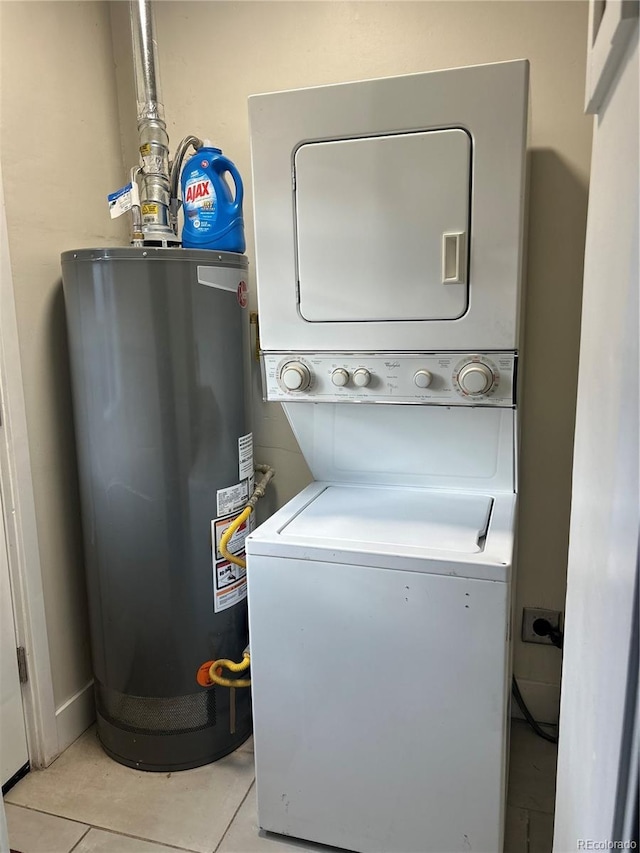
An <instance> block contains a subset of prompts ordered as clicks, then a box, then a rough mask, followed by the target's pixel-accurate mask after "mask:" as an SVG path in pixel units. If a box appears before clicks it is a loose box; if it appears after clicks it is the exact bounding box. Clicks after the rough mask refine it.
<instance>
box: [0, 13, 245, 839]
mask: <svg viewBox="0 0 640 853" xmlns="http://www.w3.org/2000/svg"><path fill="white" fill-rule="evenodd" d="M0 2H1V0H0ZM252 787H253V782H252V783H251V786H250V787H249V791H250V790H251V788H252ZM249 791H247V794H248V793H249ZM247 794H245V795H244V797H243V798H242V802H244V801H245V800H246V798H247ZM7 805H10V806H15V807H16V808H18V809H26V810H27V811H30V812H35V813H36V814H44V815H47V817H57V818H59V819H60V820H68V821H69V823H78V824H80V826H86V827H87V831H86V832H85V833H84V834H83V836H82V838H80V839H79V840H78V841H77V842H76V843H75V844H74V845H73V847H72V848H71V850H75V848H76V847H77V846H78V844H79V843H80V842H81V841H82V839H83V838H85V836H86V835H88V833H89V832H90V831H91V830H92V829H98V830H100V832H108V833H110V834H111V835H121V836H123V837H124V838H134V839H135V840H136V841H146V842H147V844H160V846H162V847H167V848H169V849H170V850H179V851H180V853H203V851H202V850H194V848H193V847H178V845H177V844H167V842H166V841H157V840H156V839H155V838H143V837H142V836H141V835H133V834H132V833H130V832H120V831H119V830H117V829H113V828H111V827H108V826H100V825H99V824H95V823H86V822H85V821H83V820H76V819H75V818H73V817H65V815H61V814H56V813H55V812H47V811H44V809H36V808H34V807H33V806H22V805H19V804H18V803H7ZM236 814H237V812H236ZM234 818H235V814H234V816H233V818H232V820H233V819H234ZM228 829H229V827H227V829H225V835H226V833H227V830H228ZM223 837H224V836H223ZM217 849H218V848H217V847H216V850H217ZM71 850H70V851H69V853H71Z"/></svg>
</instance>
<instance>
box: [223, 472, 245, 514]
mask: <svg viewBox="0 0 640 853" xmlns="http://www.w3.org/2000/svg"><path fill="white" fill-rule="evenodd" d="M248 498H249V480H243V481H242V482H241V483H236V485H235V486H227V488H226V489H218V491H217V492H216V504H217V506H216V510H217V513H218V515H219V516H220V515H229V513H231V512H235V511H236V510H238V509H241V508H243V507H244V505H245V504H246V502H247V499H248Z"/></svg>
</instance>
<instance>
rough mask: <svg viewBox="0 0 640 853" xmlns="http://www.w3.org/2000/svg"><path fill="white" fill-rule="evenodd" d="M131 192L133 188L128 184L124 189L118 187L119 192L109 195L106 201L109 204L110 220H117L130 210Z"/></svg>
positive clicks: (132, 201)
mask: <svg viewBox="0 0 640 853" xmlns="http://www.w3.org/2000/svg"><path fill="white" fill-rule="evenodd" d="M132 190H133V187H132V185H131V184H130V183H129V184H126V186H124V187H120V189H119V190H116V191H115V192H113V193H109V195H108V196H107V201H108V202H109V215H110V216H111V218H112V219H117V217H118V216H122V214H123V213H126V212H127V211H128V210H131V207H132V206H133V204H134V198H133V192H132Z"/></svg>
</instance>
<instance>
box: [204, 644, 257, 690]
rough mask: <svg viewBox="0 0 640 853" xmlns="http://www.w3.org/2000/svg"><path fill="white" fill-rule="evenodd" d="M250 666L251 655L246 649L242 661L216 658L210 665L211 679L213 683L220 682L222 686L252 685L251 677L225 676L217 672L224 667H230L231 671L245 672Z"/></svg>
mask: <svg viewBox="0 0 640 853" xmlns="http://www.w3.org/2000/svg"><path fill="white" fill-rule="evenodd" d="M250 666H251V655H250V654H249V651H248V650H245V652H244V654H243V655H242V663H234V662H233V661H232V660H227V659H226V658H221V659H220V660H214V662H213V663H212V664H211V666H210V667H209V679H210V680H211V682H212V683H213V684H219V685H220V686H221V687H251V679H250V678H237V679H233V678H224V677H223V676H222V675H218V673H217V672H216V670H218V669H223V668H224V669H228V670H229V671H230V672H244V671H245V670H246V669H249V667H250Z"/></svg>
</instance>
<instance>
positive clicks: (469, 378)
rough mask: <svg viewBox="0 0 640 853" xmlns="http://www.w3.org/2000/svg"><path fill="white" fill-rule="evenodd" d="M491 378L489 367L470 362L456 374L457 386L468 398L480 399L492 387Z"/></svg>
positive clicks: (477, 362)
mask: <svg viewBox="0 0 640 853" xmlns="http://www.w3.org/2000/svg"><path fill="white" fill-rule="evenodd" d="M493 378H494V377H493V373H492V372H491V368H490V367H487V365H486V364H482V362H479V361H471V362H469V363H468V364H465V365H464V367H462V368H461V369H460V371H459V372H458V385H459V386H460V388H461V389H462V390H463V391H464V392H465V394H468V395H469V396H470V397H481V396H482V395H483V394H486V392H487V391H488V390H489V388H491V386H492V385H493Z"/></svg>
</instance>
